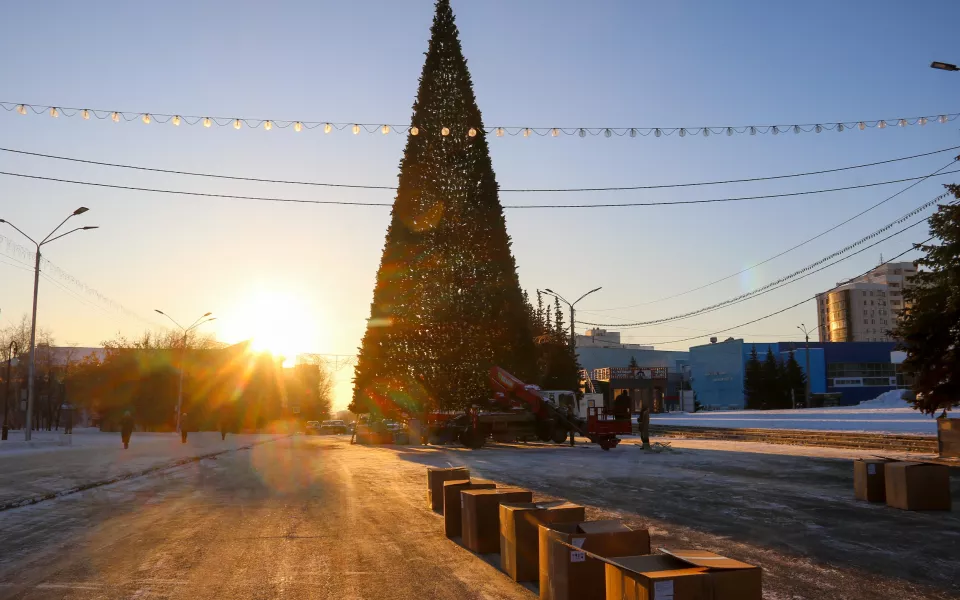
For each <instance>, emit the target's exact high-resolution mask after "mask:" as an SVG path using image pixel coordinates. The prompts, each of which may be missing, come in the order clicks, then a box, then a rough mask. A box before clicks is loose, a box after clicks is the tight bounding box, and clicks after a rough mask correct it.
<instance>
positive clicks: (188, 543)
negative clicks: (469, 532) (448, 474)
mask: <svg viewBox="0 0 960 600" xmlns="http://www.w3.org/2000/svg"><path fill="white" fill-rule="evenodd" d="M373 453H376V455H377V458H378V459H379V460H376V461H371V460H370V458H371V457H373V456H375V455H374V454H373ZM423 472H424V469H423V467H422V466H420V465H416V464H412V463H409V462H406V461H400V460H398V459H397V458H396V457H395V455H393V454H391V453H389V452H384V451H382V450H379V449H367V448H358V447H351V446H349V445H347V444H346V443H345V441H344V439H343V438H339V439H320V438H304V437H296V438H292V439H291V438H288V439H283V440H280V441H276V442H271V443H267V444H263V445H260V446H256V447H254V448H252V449H249V450H240V451H237V452H232V453H227V454H223V455H220V456H219V457H217V458H216V459H207V460H203V461H200V462H198V463H191V464H189V465H185V466H182V467H177V468H175V469H172V470H170V471H167V472H164V473H162V474H154V475H151V476H147V477H143V478H138V479H135V480H128V481H124V482H121V483H117V484H113V485H111V486H105V487H102V488H97V489H93V490H88V491H85V492H80V493H77V494H74V495H71V496H66V497H63V498H59V499H56V500H51V501H48V502H43V503H40V504H37V505H34V506H30V507H25V508H18V509H13V510H8V511H5V512H2V513H0V598H17V599H20V598H24V599H26V598H31V599H33V598H64V599H81V598H82V599H92V598H104V599H106V598H110V599H114V598H139V597H144V598H146V597H151V598H189V599H198V600H199V599H202V598H222V599H231V598H236V599H252V598H298V599H300V598H338V599H345V600H347V599H352V598H398V599H403V598H411V599H413V598H450V599H454V598H456V599H460V598H533V597H534V595H533V594H532V593H531V592H530V591H528V590H526V589H524V588H522V587H520V586H518V585H516V584H515V583H513V582H512V581H510V580H509V579H508V578H507V577H506V576H505V575H503V574H502V573H500V572H499V571H497V570H496V569H495V568H494V567H492V566H490V565H489V564H487V563H486V562H484V561H483V560H480V559H478V558H477V557H475V556H473V555H472V554H470V553H469V552H468V551H467V550H465V549H463V548H461V547H460V546H458V545H457V544H455V543H453V542H451V541H449V540H447V539H446V538H444V537H443V533H442V521H441V518H440V517H439V516H437V515H434V514H433V513H431V512H429V511H428V509H427V508H426V507H425V504H426V498H425V480H426V478H425V476H424V475H423Z"/></svg>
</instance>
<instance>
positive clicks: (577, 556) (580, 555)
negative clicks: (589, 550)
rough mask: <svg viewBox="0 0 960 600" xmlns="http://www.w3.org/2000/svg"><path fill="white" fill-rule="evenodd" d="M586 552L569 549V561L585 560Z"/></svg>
mask: <svg viewBox="0 0 960 600" xmlns="http://www.w3.org/2000/svg"><path fill="white" fill-rule="evenodd" d="M586 561H587V554H586V552H581V551H580V550H571V551H570V562H572V563H575V562H586Z"/></svg>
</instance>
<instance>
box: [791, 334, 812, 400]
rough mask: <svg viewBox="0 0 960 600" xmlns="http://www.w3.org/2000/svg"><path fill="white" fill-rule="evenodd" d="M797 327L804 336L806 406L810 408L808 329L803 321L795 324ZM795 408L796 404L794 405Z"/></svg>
mask: <svg viewBox="0 0 960 600" xmlns="http://www.w3.org/2000/svg"><path fill="white" fill-rule="evenodd" d="M797 329H799V330H800V331H802V332H803V335H804V337H805V338H806V347H807V351H806V355H807V373H806V375H807V389H806V404H805V407H806V408H810V331H809V330H808V329H807V326H806V325H804V324H803V323H800V325H798V326H797ZM794 408H796V406H794Z"/></svg>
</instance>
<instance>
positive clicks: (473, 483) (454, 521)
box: [443, 479, 497, 538]
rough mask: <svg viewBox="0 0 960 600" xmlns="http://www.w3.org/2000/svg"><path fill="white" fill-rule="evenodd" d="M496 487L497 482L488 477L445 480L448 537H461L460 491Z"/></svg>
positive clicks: (445, 514) (444, 515) (445, 533)
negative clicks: (467, 479)
mask: <svg viewBox="0 0 960 600" xmlns="http://www.w3.org/2000/svg"><path fill="white" fill-rule="evenodd" d="M496 487H497V484H496V483H494V482H492V481H488V480H486V479H471V480H469V481H463V480H454V481H444V482H443V534H444V535H446V536H447V537H448V538H453V537H460V534H461V532H462V526H463V513H462V511H461V510H460V492H462V491H463V490H489V489H494V488H496Z"/></svg>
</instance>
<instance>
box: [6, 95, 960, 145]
mask: <svg viewBox="0 0 960 600" xmlns="http://www.w3.org/2000/svg"><path fill="white" fill-rule="evenodd" d="M0 107H2V108H3V109H4V110H6V111H7V112H12V111H16V112H17V113H19V114H21V115H28V114H30V113H31V112H32V113H33V114H36V115H41V114H44V113H48V114H49V115H50V116H51V117H59V116H61V115H63V116H65V117H75V116H78V115H79V116H80V118H82V119H84V120H89V119H90V117H91V116H93V117H95V118H96V119H97V120H100V121H103V120H106V119H110V120H111V121H113V122H115V123H119V122H121V121H124V122H131V121H141V122H143V123H144V124H147V125H149V124H150V123H152V122H154V121H157V122H158V123H172V124H173V125H176V126H179V125H180V124H186V125H191V126H193V125H202V126H203V127H205V128H210V127H212V126H213V125H216V126H217V127H231V126H232V127H233V128H234V129H242V128H243V127H247V128H248V129H250V128H253V129H257V128H260V127H263V129H264V130H266V131H270V130H271V129H273V128H274V127H276V128H278V129H287V128H292V129H293V130H294V131H295V132H300V131H302V130H303V129H308V130H310V129H317V128H319V127H323V132H324V133H325V134H329V133H332V132H334V131H338V132H340V131H344V130H346V129H347V128H349V130H350V131H351V132H352V133H353V134H354V135H358V134H360V133H361V132H365V133H381V134H383V135H388V134H390V133H395V134H400V135H403V134H410V135H413V136H416V135H420V134H421V133H422V134H425V135H436V134H438V133H439V134H440V135H441V136H443V137H447V136H451V135H453V136H465V137H468V138H474V137H476V136H477V135H479V134H487V135H493V136H495V137H504V136H509V137H516V136H522V137H525V138H527V137H530V136H531V135H536V136H538V137H547V136H550V137H559V136H560V135H561V134H562V135H565V136H578V137H581V138H585V137H587V136H588V135H589V136H600V135H602V136H604V137H606V138H612V137H613V136H617V137H624V136H628V137H631V138H635V137H637V136H638V135H639V136H641V137H648V136H651V135H652V136H653V137H656V138H659V137H661V136H667V137H669V136H671V135H674V134H676V135H677V136H679V137H686V136H688V135H690V136H697V135H702V136H703V137H709V136H710V135H723V134H726V135H727V136H733V135H735V134H736V135H757V134H761V135H766V134H771V135H779V134H780V133H789V132H791V131H792V132H793V133H795V134H800V133H822V132H823V131H839V132H843V131H846V130H860V131H864V130H866V129H868V128H869V129H873V128H876V129H886V128H887V127H888V125H896V126H898V127H907V126H911V125H920V126H923V125H926V124H927V123H928V122H930V121H936V122H939V123H944V124H945V123H948V122H950V121H953V120H954V119H956V118H957V117H958V116H960V113H944V114H941V115H928V116H925V117H896V118H892V119H858V120H854V121H831V122H821V123H805V124H782V125H774V124H768V125H721V126H718V125H711V126H695V127H529V126H525V127H512V126H496V127H483V126H482V125H481V124H480V123H448V124H446V126H443V127H441V128H440V129H438V130H429V129H427V128H424V127H422V126H421V125H420V124H418V123H413V124H410V125H400V124H390V123H359V122H353V123H351V122H336V121H307V120H287V119H262V118H250V117H214V116H209V115H208V116H198V115H178V114H174V113H158V112H152V111H120V110H107V109H98V108H70V107H64V106H56V105H44V104H28V103H26V102H0Z"/></svg>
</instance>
